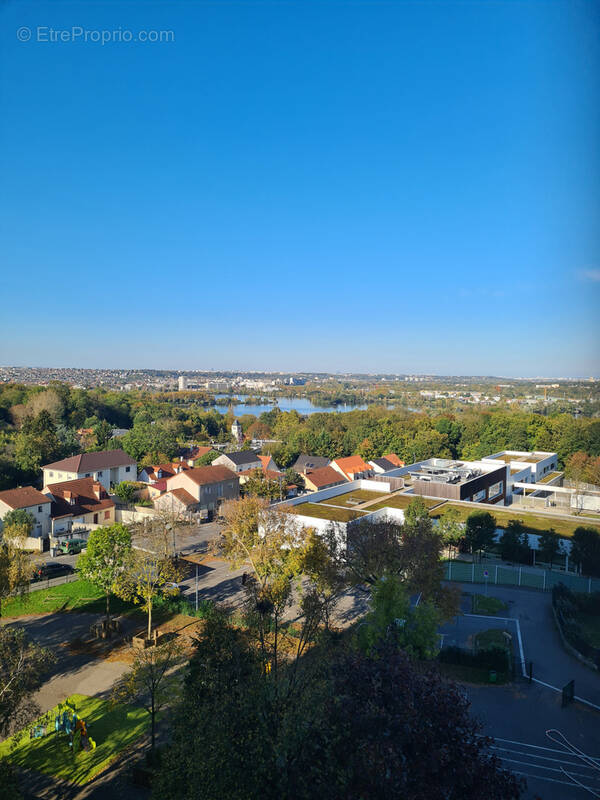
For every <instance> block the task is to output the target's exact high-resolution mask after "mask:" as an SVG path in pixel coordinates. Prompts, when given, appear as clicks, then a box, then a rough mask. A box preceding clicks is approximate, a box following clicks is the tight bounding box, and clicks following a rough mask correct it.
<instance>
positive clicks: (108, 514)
mask: <svg viewBox="0 0 600 800" xmlns="http://www.w3.org/2000/svg"><path fill="white" fill-rule="evenodd" d="M104 519H110V511H105V512H104Z"/></svg>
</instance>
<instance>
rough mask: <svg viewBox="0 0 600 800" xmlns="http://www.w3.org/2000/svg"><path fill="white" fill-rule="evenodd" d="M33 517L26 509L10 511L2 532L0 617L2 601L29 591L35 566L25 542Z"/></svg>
mask: <svg viewBox="0 0 600 800" xmlns="http://www.w3.org/2000/svg"><path fill="white" fill-rule="evenodd" d="M33 523H34V519H33V516H32V515H31V514H30V513H29V512H27V511H25V510H24V509H15V510H13V511H9V512H8V513H7V514H6V515H5V516H4V519H3V526H2V529H1V530H0V617H1V616H2V601H3V600H4V599H5V598H6V597H9V596H10V595H13V594H19V595H23V594H24V593H25V592H26V591H27V590H28V589H29V581H30V580H31V577H32V575H33V564H32V562H31V559H30V558H29V556H28V554H27V553H26V552H25V549H24V548H25V540H26V538H27V537H28V536H29V535H30V533H31V530H32V528H33Z"/></svg>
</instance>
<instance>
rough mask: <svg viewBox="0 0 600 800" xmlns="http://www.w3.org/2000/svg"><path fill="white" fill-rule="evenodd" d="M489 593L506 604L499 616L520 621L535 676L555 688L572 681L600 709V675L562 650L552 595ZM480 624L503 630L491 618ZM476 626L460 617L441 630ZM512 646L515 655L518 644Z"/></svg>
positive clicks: (520, 591)
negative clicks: (505, 609) (504, 610)
mask: <svg viewBox="0 0 600 800" xmlns="http://www.w3.org/2000/svg"><path fill="white" fill-rule="evenodd" d="M455 585H456V584H455ZM459 585H460V586H461V588H462V591H463V592H465V593H467V594H471V593H479V594H483V591H480V592H477V588H476V587H474V586H473V584H459ZM488 594H489V596H490V597H498V598H499V599H500V600H503V601H504V602H506V603H507V604H508V611H507V612H502V614H501V615H499V616H502V617H507V618H509V619H515V620H518V621H519V627H520V631H521V639H522V644H523V654H524V657H525V661H526V662H529V661H532V662H533V675H534V677H535V678H537V679H538V680H541V681H544V682H546V683H548V684H551V685H552V686H555V687H558V688H562V687H563V686H564V685H565V684H566V683H568V682H569V681H571V680H575V694H576V695H578V696H579V697H583V698H585V699H586V700H589V701H590V702H592V703H595V704H596V705H597V706H599V707H600V673H599V672H597V671H596V670H593V669H590V668H588V667H586V666H585V665H584V664H582V663H581V662H580V661H579V660H578V659H577V658H575V657H574V656H572V655H571V654H570V653H568V652H567V651H566V650H565V648H564V647H563V644H562V641H561V639H560V635H559V633H558V630H557V629H556V625H555V622H554V617H553V614H552V596H551V594H550V593H549V592H538V591H535V590H533V589H529V590H528V589H517V588H510V587H502V586H494V587H488ZM481 622H482V623H485V624H482V626H481V627H479V630H485V628H486V627H488V628H493V627H502V623H501V622H499V621H498V620H494V619H493V618H492V619H489V618H482V620H481ZM478 623H479V619H476V620H472V618H468V617H462V618H459V619H458V620H455V621H454V622H452V623H449V624H448V625H447V626H444V627H443V628H442V629H441V631H442V633H447V634H449V635H450V634H451V632H452V630H453V628H454V629H457V628H458V629H460V627H461V626H463V627H464V628H468V629H469V630H472V629H473V627H474V626H475V625H478ZM509 625H510V623H509ZM507 629H509V627H507ZM515 647H516V652H517V653H518V643H517V644H516V645H515ZM599 720H600V718H599ZM599 724H600V723H599Z"/></svg>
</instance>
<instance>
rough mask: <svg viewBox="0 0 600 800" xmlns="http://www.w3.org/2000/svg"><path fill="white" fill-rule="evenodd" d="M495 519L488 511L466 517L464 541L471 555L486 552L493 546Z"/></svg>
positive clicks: (477, 512)
mask: <svg viewBox="0 0 600 800" xmlns="http://www.w3.org/2000/svg"><path fill="white" fill-rule="evenodd" d="M495 534H496V519H495V518H494V517H493V516H492V515H491V514H490V513H489V511H474V512H473V513H472V514H469V516H468V517H467V521H466V525H465V539H466V541H467V544H468V545H469V547H470V549H471V553H475V552H477V551H478V550H479V551H481V550H486V549H487V548H489V547H491V546H492V545H493V544H494V540H495Z"/></svg>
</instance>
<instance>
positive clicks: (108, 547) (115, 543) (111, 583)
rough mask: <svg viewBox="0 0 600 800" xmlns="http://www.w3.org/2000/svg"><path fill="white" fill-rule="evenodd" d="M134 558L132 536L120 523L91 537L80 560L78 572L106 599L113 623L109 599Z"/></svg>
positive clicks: (94, 533)
mask: <svg viewBox="0 0 600 800" xmlns="http://www.w3.org/2000/svg"><path fill="white" fill-rule="evenodd" d="M130 554H131V533H130V532H129V529H128V528H126V527H125V525H122V524H121V523H119V522H117V523H115V524H114V525H107V526H106V527H101V528H97V529H96V530H95V531H92V532H91V533H90V536H89V539H88V541H87V546H86V551H85V553H82V554H81V555H80V556H79V559H78V560H77V571H78V572H79V574H80V575H81V577H82V578H85V580H88V581H89V582H90V583H93V584H94V586H97V587H98V588H99V589H102V591H103V592H104V593H105V595H106V619H107V620H108V619H110V595H111V593H112V592H116V590H117V586H118V582H119V580H120V579H121V578H122V576H123V572H124V570H125V566H126V564H127V562H128V559H129V557H130Z"/></svg>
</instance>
